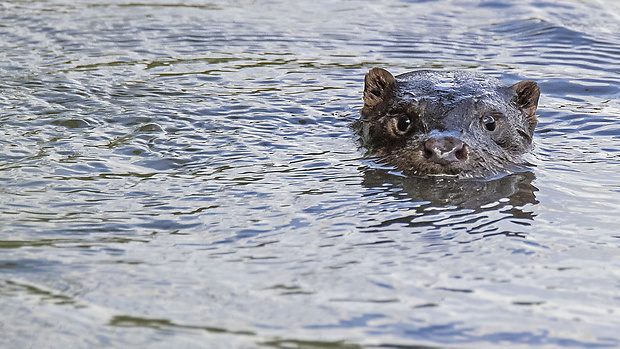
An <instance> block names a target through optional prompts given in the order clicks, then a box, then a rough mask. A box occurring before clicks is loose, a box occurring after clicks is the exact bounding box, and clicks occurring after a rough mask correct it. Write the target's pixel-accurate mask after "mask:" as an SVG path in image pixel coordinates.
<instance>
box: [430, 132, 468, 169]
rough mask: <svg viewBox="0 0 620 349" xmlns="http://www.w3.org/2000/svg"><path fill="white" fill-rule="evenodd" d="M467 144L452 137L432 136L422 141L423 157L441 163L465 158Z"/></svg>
mask: <svg viewBox="0 0 620 349" xmlns="http://www.w3.org/2000/svg"><path fill="white" fill-rule="evenodd" d="M467 148H468V146H467V144H465V143H464V142H463V141H461V140H460V139H458V138H454V137H433V138H429V139H428V140H427V141H426V142H424V150H423V152H424V158H426V159H427V160H429V161H432V162H434V163H437V164H441V165H448V164H451V163H455V162H458V161H464V160H466V159H467Z"/></svg>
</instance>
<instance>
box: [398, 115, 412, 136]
mask: <svg viewBox="0 0 620 349" xmlns="http://www.w3.org/2000/svg"><path fill="white" fill-rule="evenodd" d="M409 125H411V120H409V117H408V116H407V115H401V116H400V117H399V118H398V123H397V124H396V127H397V128H398V130H399V131H400V132H405V131H407V129H408V128H409Z"/></svg>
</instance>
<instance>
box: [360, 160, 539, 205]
mask: <svg viewBox="0 0 620 349" xmlns="http://www.w3.org/2000/svg"><path fill="white" fill-rule="evenodd" d="M533 180H534V174H533V173H531V172H522V173H514V174H509V175H506V176H503V177H501V178H498V179H491V180H467V181H463V180H458V179H455V178H451V177H405V176H402V175H397V174H392V173H390V171H388V170H383V169H367V170H366V171H364V181H363V185H364V186H365V187H368V188H377V187H384V188H385V191H386V193H389V194H390V195H393V196H395V197H396V198H399V199H402V198H403V197H408V198H410V199H411V201H413V202H415V203H420V204H421V206H419V207H416V211H417V212H418V213H423V212H424V211H426V209H428V208H429V207H456V208H459V209H460V208H466V209H471V210H473V212H481V211H485V210H498V209H502V208H504V207H505V206H513V207H514V206H523V205H525V204H537V203H538V201H536V196H535V195H534V192H535V191H537V190H538V189H536V187H534V186H533V185H532V181H533Z"/></svg>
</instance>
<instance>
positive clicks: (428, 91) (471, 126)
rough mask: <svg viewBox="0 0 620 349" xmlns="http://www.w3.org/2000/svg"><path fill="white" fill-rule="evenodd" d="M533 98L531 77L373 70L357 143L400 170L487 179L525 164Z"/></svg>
mask: <svg viewBox="0 0 620 349" xmlns="http://www.w3.org/2000/svg"><path fill="white" fill-rule="evenodd" d="M539 96H540V89H539V88H538V85H537V84H536V82H534V81H521V82H517V83H516V84H514V85H512V86H506V85H504V84H503V83H501V82H500V81H499V80H498V79H496V78H493V77H489V76H486V75H484V74H480V73H474V72H467V71H451V72H440V71H430V70H421V71H413V72H409V73H404V74H401V75H397V76H396V77H394V76H393V75H392V74H391V73H390V72H388V71H387V70H385V69H382V68H373V69H371V70H370V71H369V72H368V73H367V74H366V76H365V79H364V96H363V100H364V106H363V107H362V109H361V112H360V114H361V117H360V118H359V119H358V121H357V122H356V123H355V124H356V125H357V129H358V133H359V134H360V140H361V144H362V146H363V147H365V148H366V149H367V150H368V152H369V153H370V154H374V155H376V156H377V157H379V159H382V160H383V161H385V162H387V163H388V164H389V165H391V166H393V167H395V168H396V169H397V170H399V171H401V172H402V173H403V174H405V175H422V176H438V175H446V176H455V177H458V178H480V177H492V176H496V175H501V174H502V173H509V172H511V171H512V170H514V169H515V168H518V167H519V165H523V164H524V160H523V155H524V154H525V153H527V152H529V151H530V150H531V149H532V137H533V134H534V128H535V127H536V124H537V123H538V121H537V117H536V108H537V107H538V99H539Z"/></svg>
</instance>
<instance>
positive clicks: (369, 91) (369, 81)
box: [364, 68, 396, 108]
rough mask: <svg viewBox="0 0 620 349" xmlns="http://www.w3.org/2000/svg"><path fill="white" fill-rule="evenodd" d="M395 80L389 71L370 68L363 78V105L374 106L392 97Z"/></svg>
mask: <svg viewBox="0 0 620 349" xmlns="http://www.w3.org/2000/svg"><path fill="white" fill-rule="evenodd" d="M395 87H396V80H395V79H394V76H392V74H390V72H389V71H387V70H385V69H381V68H372V69H371V70H370V71H369V72H368V74H366V77H365V78H364V106H366V107H370V108H372V107H374V106H375V105H377V104H379V103H381V102H382V101H385V100H388V99H390V98H392V96H393V94H394V88H395Z"/></svg>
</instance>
